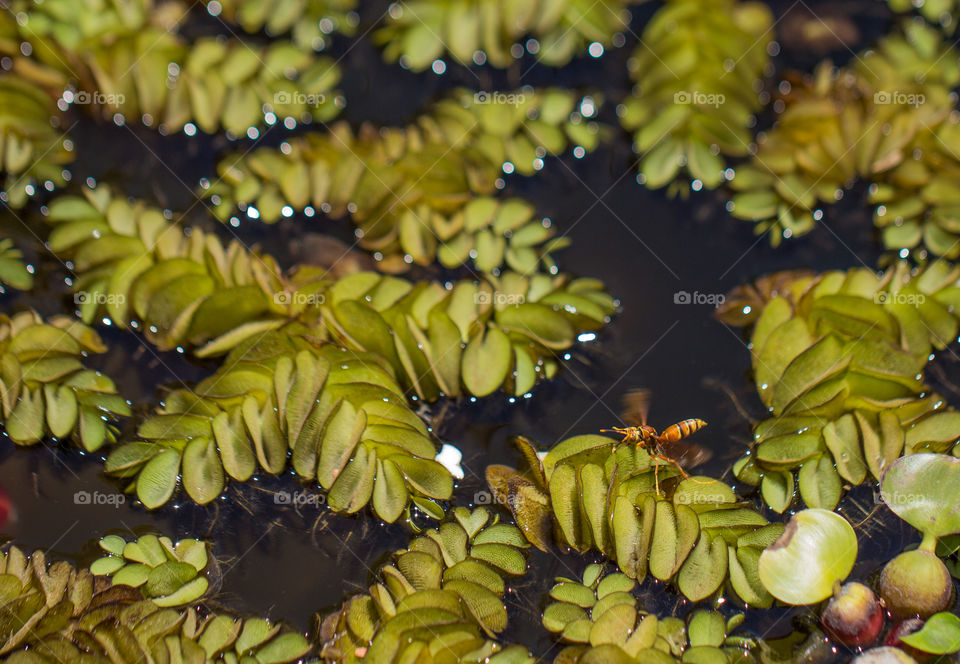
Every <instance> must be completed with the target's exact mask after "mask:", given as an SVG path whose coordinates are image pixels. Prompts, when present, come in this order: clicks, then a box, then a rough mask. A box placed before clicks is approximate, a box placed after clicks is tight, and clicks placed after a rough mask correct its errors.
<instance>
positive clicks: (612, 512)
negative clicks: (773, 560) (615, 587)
mask: <svg viewBox="0 0 960 664" xmlns="http://www.w3.org/2000/svg"><path fill="white" fill-rule="evenodd" d="M517 445H518V447H519V448H520V450H521V452H522V453H523V456H524V458H525V459H526V461H527V465H528V467H529V470H528V471H527V472H526V473H519V472H517V471H516V470H514V469H513V468H508V467H506V466H496V465H495V466H488V467H487V481H488V483H489V484H490V488H491V490H492V491H493V493H494V495H495V497H496V500H497V501H498V502H500V503H501V504H504V505H507V506H508V507H509V509H510V511H511V512H512V513H513V515H514V518H515V519H516V521H517V524H518V525H519V526H520V528H521V530H522V531H523V533H524V535H525V536H526V538H527V539H528V540H529V541H530V542H531V543H532V544H534V545H535V546H537V547H538V548H540V549H542V550H544V551H546V550H548V547H549V546H550V543H551V541H552V540H553V539H554V538H555V539H556V540H557V541H558V542H559V543H561V544H563V545H566V546H570V547H571V548H573V549H575V550H577V551H580V552H584V551H587V550H590V549H597V550H599V551H601V552H602V553H604V554H605V555H606V556H608V557H609V558H610V559H611V560H615V561H616V562H617V565H618V566H619V567H620V570H621V571H622V572H623V573H624V574H626V575H627V576H629V577H630V578H634V579H639V580H642V579H644V578H645V577H646V575H647V573H648V572H649V573H650V574H651V576H653V577H654V578H656V579H659V580H661V581H669V582H673V583H676V585H677V587H678V588H679V590H680V592H681V593H683V594H684V595H685V596H686V597H687V598H689V599H691V600H694V601H696V600H700V599H704V598H706V597H709V596H710V595H713V594H714V593H716V592H719V591H720V590H721V588H722V586H723V585H724V582H725V581H726V582H728V585H729V587H730V588H731V589H732V590H733V591H734V592H735V593H736V594H737V595H738V596H739V597H740V598H741V599H742V600H743V601H744V602H746V603H748V604H750V605H752V606H761V607H763V606H770V605H771V604H772V602H773V598H772V597H771V596H770V595H769V594H768V593H767V592H766V590H764V588H763V586H762V585H761V584H760V582H759V580H758V578H757V561H758V559H759V557H760V552H761V551H762V550H763V548H764V547H765V546H767V545H768V544H770V543H771V542H773V541H774V540H776V538H777V537H778V536H779V535H780V533H781V532H782V530H783V526H782V525H781V524H769V523H768V522H767V520H766V519H764V518H763V517H762V516H761V515H760V514H759V513H757V512H756V511H755V510H754V509H752V508H750V507H748V506H747V505H746V504H745V503H741V502H739V501H737V499H736V496H735V495H734V493H733V491H732V490H731V489H730V487H728V486H727V485H726V484H723V483H722V482H720V481H718V480H712V479H710V478H705V477H692V478H689V479H685V480H683V481H681V482H679V483H677V481H676V480H677V479H679V478H677V477H676V476H677V475H678V471H677V470H675V469H674V468H673V467H672V466H666V465H665V466H662V467H661V468H659V470H658V471H656V473H655V469H654V464H655V463H660V462H659V461H655V460H653V459H651V457H650V456H649V455H648V454H647V452H646V450H644V449H642V448H633V447H632V446H629V445H625V446H620V447H619V449H616V451H615V452H613V453H611V452H612V451H613V450H614V448H615V446H616V441H614V440H613V439H611V438H606V437H604V436H589V435H588V436H576V437H574V438H568V439H566V440H564V441H562V442H560V443H558V444H557V445H555V446H554V447H553V448H551V449H550V451H548V452H547V453H546V455H545V456H543V458H542V460H541V459H540V457H539V456H538V454H537V452H536V450H535V448H534V447H533V444H532V443H531V442H530V441H528V440H526V439H523V438H519V439H517ZM655 474H656V475H659V482H660V484H661V485H662V486H664V487H669V489H670V491H669V493H671V495H670V496H669V497H668V496H667V495H664V494H663V493H659V494H658V493H657V492H656V484H657V478H656V476H655ZM671 479H672V481H667V480H671Z"/></svg>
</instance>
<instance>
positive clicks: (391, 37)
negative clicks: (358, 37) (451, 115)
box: [374, 0, 635, 71]
mask: <svg viewBox="0 0 960 664" xmlns="http://www.w3.org/2000/svg"><path fill="white" fill-rule="evenodd" d="M633 2H635V0H601V1H600V2H583V1H582V0H551V1H549V2H548V1H544V0H516V1H515V2H510V3H502V2H497V0H479V1H477V0H451V1H450V2H444V3H436V2H430V0H413V1H409V2H404V3H402V4H400V3H398V4H396V5H394V6H393V7H392V8H391V11H390V12H388V15H387V23H386V25H385V26H384V27H382V28H380V29H379V30H378V31H377V32H376V33H374V41H376V42H379V43H380V44H383V45H384V51H383V55H384V57H385V58H386V59H387V60H400V62H401V64H402V65H404V66H405V67H409V68H410V69H413V70H414V71H421V70H423V69H427V68H428V67H430V66H431V65H432V64H433V61H434V60H436V59H438V58H442V57H444V55H445V54H447V53H449V54H450V56H452V57H453V59H455V60H456V61H457V62H459V63H460V64H463V65H467V66H470V65H474V64H477V65H481V64H487V63H488V64H490V65H493V66H494V67H500V68H505V67H509V66H510V65H511V64H512V63H513V62H514V61H515V60H516V59H518V58H519V57H521V56H522V55H523V52H524V47H523V42H524V41H526V47H527V51H528V52H530V53H532V54H534V55H535V56H536V57H537V58H538V59H539V60H540V62H542V63H544V64H546V65H549V66H552V67H558V66H561V65H564V64H566V63H567V62H569V61H570V59H571V58H573V57H575V56H577V55H580V54H582V53H583V52H584V51H585V50H586V47H587V46H588V45H589V49H590V50H589V52H590V54H591V55H594V56H596V55H599V54H600V53H603V47H609V46H610V45H611V44H612V43H613V40H614V37H615V36H616V35H617V34H619V33H620V32H622V31H623V30H626V29H628V28H629V25H630V13H629V12H628V11H627V10H626V7H627V6H628V5H629V4H631V3H633ZM526 38H529V39H526ZM594 44H596V45H594Z"/></svg>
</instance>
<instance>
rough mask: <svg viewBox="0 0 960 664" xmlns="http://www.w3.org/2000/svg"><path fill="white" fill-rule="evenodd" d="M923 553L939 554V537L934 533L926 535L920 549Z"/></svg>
mask: <svg viewBox="0 0 960 664" xmlns="http://www.w3.org/2000/svg"><path fill="white" fill-rule="evenodd" d="M918 548H919V549H920V550H921V551H929V552H930V553H934V554H935V553H936V552H937V536H936V535H934V534H933V533H924V534H923V541H922V542H920V546H919V547H918Z"/></svg>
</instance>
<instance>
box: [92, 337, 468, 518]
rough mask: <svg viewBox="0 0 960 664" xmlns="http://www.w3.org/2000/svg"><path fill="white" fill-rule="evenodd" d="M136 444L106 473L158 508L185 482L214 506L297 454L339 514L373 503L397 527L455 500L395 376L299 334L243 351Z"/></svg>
mask: <svg viewBox="0 0 960 664" xmlns="http://www.w3.org/2000/svg"><path fill="white" fill-rule="evenodd" d="M304 332H306V331H304ZM137 433H138V436H139V437H140V439H141V440H139V441H137V442H132V443H128V444H125V445H123V446H122V447H119V448H117V449H116V450H114V451H113V452H112V453H111V454H110V456H109V457H108V459H107V465H106V469H107V472H108V473H110V474H113V475H116V476H119V477H124V478H129V479H130V480H131V481H130V484H129V486H128V490H130V491H136V494H137V496H138V497H139V498H140V500H141V501H143V503H144V505H146V506H147V507H149V508H155V507H159V506H160V505H163V504H164V503H166V502H167V501H168V500H170V498H171V496H172V495H173V493H174V491H175V489H176V487H177V484H178V483H179V482H180V481H181V477H182V483H183V486H184V488H185V490H186V492H187V495H189V496H190V497H191V498H192V499H193V500H195V501H196V502H198V503H201V504H205V503H209V502H210V501H212V500H214V499H215V498H216V497H217V496H219V495H220V493H221V492H222V491H223V489H224V486H225V483H226V480H227V478H232V479H234V480H237V481H240V482H244V481H246V480H248V479H250V477H251V476H253V474H254V473H255V472H258V471H265V472H268V473H272V474H279V473H281V472H282V471H283V470H285V469H286V467H287V459H288V454H290V455H292V457H291V465H292V466H293V469H294V470H295V471H296V473H297V475H298V476H299V477H300V478H302V479H304V480H311V481H316V482H318V483H319V484H320V486H322V487H323V488H324V489H327V490H328V494H327V502H328V503H329V505H330V506H331V507H332V508H333V509H335V510H338V511H343V512H348V513H352V512H357V511H358V510H360V509H361V508H363V507H365V506H366V505H367V504H368V503H372V505H373V509H374V511H375V512H376V513H377V515H378V516H379V517H380V518H381V519H383V520H384V521H388V522H393V521H396V520H397V519H398V518H399V517H400V516H401V515H402V514H404V513H405V512H408V511H409V509H410V502H411V501H413V503H414V504H415V505H417V506H418V507H420V508H421V509H423V510H425V511H427V512H428V513H429V514H431V515H432V516H438V515H442V512H443V510H442V509H440V507H439V506H438V505H436V503H434V502H433V501H434V500H445V499H447V498H449V497H450V494H451V493H452V491H453V479H452V478H451V476H450V474H449V472H448V471H447V470H446V469H445V468H444V467H443V466H442V465H440V464H439V463H437V462H436V461H434V460H433V457H434V455H435V449H434V443H433V440H432V438H431V437H430V434H429V433H428V431H427V429H426V427H425V426H424V424H423V422H422V421H421V420H420V419H419V418H418V417H417V416H416V415H415V414H414V413H413V412H412V411H411V410H410V409H409V407H408V406H407V404H406V400H405V399H404V397H403V391H402V390H401V389H400V386H399V385H398V384H397V383H396V381H395V379H394V377H393V375H392V373H391V371H390V367H389V365H388V364H386V363H385V362H384V361H383V360H382V359H381V358H379V357H378V356H375V355H370V354H366V353H357V352H354V351H349V350H345V349H341V348H338V347H337V346H334V345H332V344H321V345H319V346H315V345H313V344H312V343H311V342H310V341H309V340H308V339H307V338H305V337H298V336H294V331H291V330H287V331H285V332H284V333H277V332H270V333H266V334H264V335H262V336H261V337H260V338H258V339H251V340H249V341H247V342H244V343H243V344H241V345H240V346H238V347H237V348H236V349H235V350H234V351H233V352H232V353H231V354H230V355H228V356H227V358H226V361H225V363H224V366H223V367H222V368H221V369H220V370H218V371H217V372H216V373H215V374H213V375H212V376H210V377H209V378H207V379H206V380H204V381H202V382H201V383H199V384H198V385H197V386H196V388H194V389H192V390H187V389H181V390H176V391H174V392H173V393H171V394H170V395H169V396H168V397H167V399H166V402H165V403H164V405H163V407H162V408H161V409H159V411H158V412H157V414H156V415H154V416H153V417H151V418H149V419H147V420H146V421H145V422H144V423H143V424H141V425H140V428H139V429H138V432H137Z"/></svg>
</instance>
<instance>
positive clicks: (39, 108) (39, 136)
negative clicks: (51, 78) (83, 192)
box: [0, 34, 73, 208]
mask: <svg viewBox="0 0 960 664" xmlns="http://www.w3.org/2000/svg"><path fill="white" fill-rule="evenodd" d="M2 40H3V36H2V34H0V41H2ZM60 120H61V118H60V112H59V111H58V110H57V107H56V105H55V104H54V102H53V100H52V99H51V98H50V97H49V96H47V94H46V92H44V90H43V89H42V88H40V87H39V86H37V85H36V84H34V83H31V82H30V81H27V80H25V79H23V78H21V77H19V76H15V75H13V74H6V73H5V74H2V75H0V174H3V175H4V178H3V181H2V191H0V200H2V201H3V202H4V203H6V204H7V205H9V206H10V207H12V208H19V207H22V206H23V205H24V203H26V201H27V199H28V198H29V197H30V196H31V194H33V193H35V192H36V191H37V189H38V188H39V187H40V186H41V183H43V184H44V185H46V183H48V182H49V183H50V185H49V186H51V187H52V186H59V185H62V184H63V183H64V181H65V180H64V176H63V166H64V165H65V164H67V163H69V162H71V161H73V154H72V145H71V143H70V142H69V141H67V140H66V138H65V137H64V135H63V133H62V132H61V131H60V130H59V129H58V128H57V127H56V126H55V124H54V123H55V122H57V123H59V121H60Z"/></svg>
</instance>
